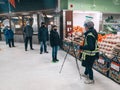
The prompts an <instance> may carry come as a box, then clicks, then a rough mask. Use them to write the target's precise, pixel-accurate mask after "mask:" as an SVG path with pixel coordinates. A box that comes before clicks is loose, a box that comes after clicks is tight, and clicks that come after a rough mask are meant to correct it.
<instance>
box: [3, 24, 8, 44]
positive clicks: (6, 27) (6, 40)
mask: <svg viewBox="0 0 120 90" xmlns="http://www.w3.org/2000/svg"><path fill="white" fill-rule="evenodd" d="M6 30H8V26H5V28H4V29H3V34H4V38H5V42H6V45H7V44H8V39H7V36H6V35H5V31H6Z"/></svg>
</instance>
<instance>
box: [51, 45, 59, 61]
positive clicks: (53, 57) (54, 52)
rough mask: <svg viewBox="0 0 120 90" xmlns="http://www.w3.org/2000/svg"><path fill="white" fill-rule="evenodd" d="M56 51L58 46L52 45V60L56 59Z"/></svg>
mask: <svg viewBox="0 0 120 90" xmlns="http://www.w3.org/2000/svg"><path fill="white" fill-rule="evenodd" d="M57 52H58V46H53V47H52V59H53V61H56V60H57Z"/></svg>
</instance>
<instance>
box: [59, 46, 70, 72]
mask: <svg viewBox="0 0 120 90" xmlns="http://www.w3.org/2000/svg"><path fill="white" fill-rule="evenodd" d="M69 51H70V45H69V48H68V51H67V53H66V55H65V58H64V61H63V63H62V66H61V69H60V72H59V73H61V72H62V69H63V66H64V63H65V60H66V58H67V55H68V53H69Z"/></svg>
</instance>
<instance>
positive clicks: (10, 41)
mask: <svg viewBox="0 0 120 90" xmlns="http://www.w3.org/2000/svg"><path fill="white" fill-rule="evenodd" d="M5 36H6V39H7V41H8V44H9V47H10V48H11V46H12V47H15V45H14V33H13V31H12V29H11V28H10V27H9V26H7V27H6V30H5Z"/></svg>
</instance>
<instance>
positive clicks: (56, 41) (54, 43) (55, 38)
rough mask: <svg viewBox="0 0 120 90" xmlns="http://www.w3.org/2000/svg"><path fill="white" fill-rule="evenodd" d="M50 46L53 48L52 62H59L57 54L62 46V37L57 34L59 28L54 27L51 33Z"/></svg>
mask: <svg viewBox="0 0 120 90" xmlns="http://www.w3.org/2000/svg"><path fill="white" fill-rule="evenodd" d="M50 45H51V47H52V61H53V62H57V61H59V60H58V59H57V52H58V48H59V46H60V36H59V34H58V32H57V26H56V25H53V26H52V30H51V31H50Z"/></svg>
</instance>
